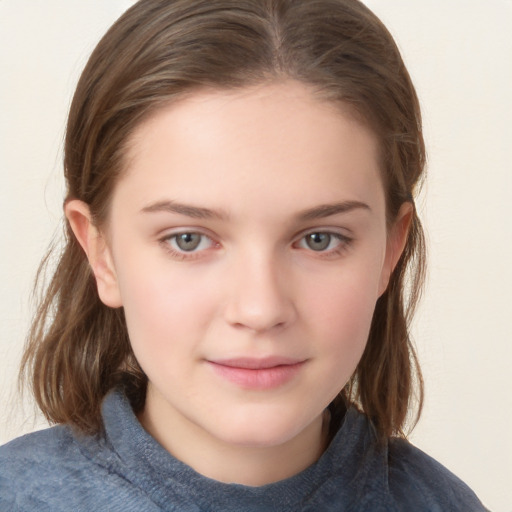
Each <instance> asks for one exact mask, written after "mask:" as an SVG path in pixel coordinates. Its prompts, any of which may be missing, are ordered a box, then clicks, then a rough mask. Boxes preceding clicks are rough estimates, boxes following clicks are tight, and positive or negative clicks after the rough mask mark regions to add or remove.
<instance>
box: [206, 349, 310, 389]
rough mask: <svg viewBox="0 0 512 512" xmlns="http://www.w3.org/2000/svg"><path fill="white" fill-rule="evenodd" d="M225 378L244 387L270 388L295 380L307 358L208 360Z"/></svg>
mask: <svg viewBox="0 0 512 512" xmlns="http://www.w3.org/2000/svg"><path fill="white" fill-rule="evenodd" d="M207 363H208V364H209V366H210V367H211V368H212V370H213V371H214V372H215V373H216V375H218V376H219V377H221V378H222V379H224V380H227V381H229V382H230V383H232V384H235V385H237V386H238V387H241V388H243V389H252V390H269V389H273V388H278V387H281V386H283V385H285V384H286V383H288V382H290V381H291V380H293V379H294V378H295V377H296V376H297V374H298V373H299V372H300V370H301V369H302V368H303V366H304V365H305V364H306V360H303V359H293V358H287V357H267V358H263V359H258V358H245V357H243V358H236V359H220V360H212V361H211V360H209V361H207Z"/></svg>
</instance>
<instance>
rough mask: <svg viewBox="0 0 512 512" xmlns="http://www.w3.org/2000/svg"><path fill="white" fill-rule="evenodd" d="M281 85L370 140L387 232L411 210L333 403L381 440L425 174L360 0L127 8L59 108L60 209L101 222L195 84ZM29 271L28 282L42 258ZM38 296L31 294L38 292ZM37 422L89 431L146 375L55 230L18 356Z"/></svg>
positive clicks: (421, 258) (419, 235)
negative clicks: (374, 143) (329, 108)
mask: <svg viewBox="0 0 512 512" xmlns="http://www.w3.org/2000/svg"><path fill="white" fill-rule="evenodd" d="M283 79H291V80H296V81H298V82H301V83H303V84H306V85H308V86H310V87H311V88H312V90H313V91H315V94H317V95H318V97H319V98H321V99H322V100H327V101H330V102H332V103H335V104H339V105H341V106H344V107H347V106H348V108H349V110H350V111H352V112H354V113H355V114H356V115H357V116H358V119H360V120H361V121H362V122H363V123H365V124H366V125H367V126H368V127H369V128H371V130H372V131H373V133H374V134H375V135H376V137H377V140H378V142H379V147H380V159H381V161H380V162H379V163H380V167H381V171H382V179H383V184H384V190H385V197H386V209H387V219H388V222H389V223H391V222H392V221H393V220H394V219H395V218H396V215H397V213H398V211H399V209H400V206H401V205H402V204H403V203H404V202H410V203H412V204H413V214H412V222H411V226H410V229H409V232H408V237H407V242H406V246H405V250H404V252H403V254H402V256H401V258H400V260H399V262H398V264H397V266H396V268H395V270H394V272H393V274H392V276H391V280H390V282H389V286H388V288H387V290H386V291H385V293H384V294H383V295H382V296H381V297H380V298H379V299H378V301H377V304H376V308H375V313H374V316H373V320H372V325H371V329H370V334H369V339H368V342H367V345H366V348H365V351H364V354H363V356H362V359H361V360H360V362H359V364H358V366H357V369H356V371H355V373H354V375H353V376H352V377H351V379H350V381H349V382H348V383H347V385H346V386H345V387H344V389H343V390H342V391H341V392H340V395H339V396H338V398H337V399H336V400H335V401H334V402H333V404H331V406H332V407H333V408H334V410H336V409H338V410H339V409H340V408H341V407H343V406H344V405H345V404H350V405H355V406H356V407H358V408H359V409H360V410H361V411H363V412H364V413H365V414H366V415H367V416H368V417H369V418H370V419H371V420H372V422H373V424H374V425H375V428H376V431H377V433H378V436H379V438H380V439H385V438H387V437H389V436H391V435H401V436H403V435H405V433H404V432H405V431H404V426H405V424H406V421H407V419H408V413H409V411H410V409H411V405H412V403H413V402H414V401H415V402H416V404H417V409H416V410H417V414H416V416H415V418H416V421H417V419H418V418H419V414H420V412H421V405H422V400H423V382H422V378H421V372H420V369H419V364H418V360H417V357H416V354H415V351H414V348H413V346H412V343H411V338H410V334H409V327H410V321H411V318H412V314H413V311H414V308H415V306H416V304H417V301H418V299H419V296H420V293H421V289H422V283H423V278H424V269H425V244H424V237H423V231H422V227H421V224H420V220H419V218H418V215H417V213H416V210H415V208H414V201H413V199H412V198H413V195H414V193H415V192H416V191H417V188H418V185H419V184H420V182H421V178H422V175H423V173H424V167H425V148H424V142H423V136H422V129H421V115H420V108H419V102H418V98H417V96H416V93H415V90H414V87H413V84H412V82H411V79H410V77H409V74H408V72H407V70H406V68H405V65H404V63H403V61H402V58H401V56H400V52H399V50H398V48H397V46H396V44H395V42H394V40H393V38H392V36H391V35H390V33H389V32H388V30H387V29H386V28H385V27H384V25H383V24H382V23H381V22H380V20H379V19H378V18H377V17H376V16H375V15H374V14H373V13H372V12H371V11H370V10H368V8H366V7H365V6H364V5H363V4H362V3H361V2H359V1H358V0H140V1H139V2H137V3H136V4H134V5H133V6H132V7H131V8H130V9H128V10H127V11H126V12H125V13H124V15H122V16H121V18H119V20H118V21H117V22H116V23H115V24H114V25H113V26H112V27H111V28H110V30H109V31H108V32H107V33H106V35H105V36H104V37H103V38H102V39H101V41H100V42H99V44H98V46H97V47H96V49H95V50H94V52H93V53H92V55H91V57H90V59H89V61H88V63H87V65H86V67H85V69H84V71H83V73H82V75H81V78H80V80H79V82H78V85H77V88H76V92H75V95H74V98H73V101H72V104H71V108H70V112H69V119H68V124H67V131H66V139H65V149H64V174H65V180H66V185H67V196H66V200H69V199H80V200H82V201H84V202H85V203H87V204H88V205H89V207H90V211H91V215H92V218H93V222H94V223H95V224H96V225H97V226H102V225H103V224H104V223H105V222H106V220H107V218H108V212H109V205H110V198H111V196H112V192H113V190H114V187H115V186H116V183H117V180H118V179H119V176H120V175H121V174H122V173H123V169H124V168H125V167H126V162H125V155H126V152H127V151H126V150H127V145H128V143H129V141H130V136H131V135H132V134H133V133H134V130H135V129H136V128H137V127H138V126H139V125H140V124H141V123H142V122H143V121H144V120H145V119H147V118H148V117H149V116H151V115H152V114H153V113H154V112H156V111H157V110H158V109H160V108H162V107H163V106H165V105H167V104H169V103H170V102H173V101H176V100H177V99H179V98H182V97H184V96H185V95H189V94H193V93H194V92H195V91H198V90H201V89H205V88H215V89H217V90H218V89H221V90H228V89H237V88H242V87H247V86H251V85H258V84H265V83H267V82H271V81H275V80H283ZM50 254H52V253H49V254H48V255H47V256H46V258H45V259H44V260H43V263H42V265H41V267H40V269H39V272H38V278H37V280H36V289H38V288H37V287H38V285H37V283H38V282H39V283H41V282H42V281H43V278H44V274H45V268H46V267H48V265H47V264H48V262H49V261H51V256H50ZM39 289H40V285H39ZM20 376H21V379H22V380H23V379H24V378H27V377H28V378H29V380H30V384H31V388H32V391H33V393H34V396H35V399H36V401H37V404H38V405H39V407H40V409H41V410H42V411H43V413H44V414H45V416H46V417H47V419H48V420H49V421H50V422H54V423H68V424H70V425H71V426H73V427H75V428H77V429H78V430H80V431H82V432H87V433H99V432H101V429H102V420H101V412H100V409H101V403H102V400H103V398H104V397H105V395H106V394H107V393H108V392H109V390H111V389H112V388H114V387H117V386H123V387H124V389H125V392H126V394H127V396H128V398H129V399H130V402H131V404H132V406H133V408H134V410H135V411H136V412H137V411H140V410H141V409H142V408H143V406H144V401H145V394H146V389H147V377H146V375H145V374H144V372H143V371H142V369H141V368H140V366H139V364H138V363H137V361H136V359H135V356H134V354H133V352H132V349H131V346H130V340H129V337H128V332H127V328H126V323H125V319H124V313H123V310H122V308H119V309H112V308H109V307H107V306H105V305H104V304H103V303H102V302H101V301H100V299H99V297H98V293H97V289H96V283H95V278H94V275H93V273H92V271H91V268H90V266H89V264H88V261H87V258H86V256H85V254H84V252H83V250H82V248H81V247H80V245H79V244H78V242H77V240H76V239H75V237H74V235H73V233H72V231H71V229H70V226H69V223H68V222H66V225H65V243H64V246H63V249H62V250H61V252H60V254H59V256H58V262H57V265H56V268H55V270H54V272H53V277H51V279H50V280H49V281H48V282H47V284H46V285H45V287H44V291H43V293H42V295H41V297H40V299H39V305H38V309H37V313H36V315H35V318H34V321H33V324H32V327H31V330H30V332H29V335H28V340H27V345H26V348H25V353H24V356H23V360H22V369H21V373H20Z"/></svg>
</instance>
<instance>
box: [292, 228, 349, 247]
mask: <svg viewBox="0 0 512 512" xmlns="http://www.w3.org/2000/svg"><path fill="white" fill-rule="evenodd" d="M349 242H350V239H349V238H348V237H346V236H343V235H341V234H339V233H329V232H327V231H315V232H313V233H308V234H306V235H304V236H303V237H302V238H301V239H300V240H299V242H298V244H297V246H298V247H299V248H301V249H309V250H311V251H315V252H331V251H333V252H335V251H339V250H341V249H342V248H344V247H345V246H347V245H348V244H349Z"/></svg>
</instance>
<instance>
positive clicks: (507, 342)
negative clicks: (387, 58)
mask: <svg viewBox="0 0 512 512" xmlns="http://www.w3.org/2000/svg"><path fill="white" fill-rule="evenodd" d="M132 3H133V2H132V1H130V0H45V1H44V2H42V1H36V0H0V70H1V72H0V173H1V174H0V194H1V195H0V197H1V200H0V247H1V258H0V325H1V326H2V336H1V337H0V443H2V442H5V441H7V440H9V439H11V438H12V437H15V436H17V435H20V434H22V433H25V432H28V431H30V430H33V429H34V428H38V427H40V426H42V425H44V423H42V422H41V420H40V418H38V417H37V416H34V412H33V410H32V409H31V407H30V405H27V404H25V405H23V404H22V403H21V401H20V399H19V396H18V395H17V394H16V373H17V367H18V363H19V358H20V355H21V349H22V345H23V340H24V337H25V334H26V330H27V327H28V323H29V319H30V315H31V311H32V310H31V305H30V301H29V298H30V291H31V286H32V281H33V278H34V275H35V271H36V269H37V266H38V263H39V260H40V258H41V257H42V255H43V253H44V251H45V249H46V247H47V245H48V243H49V241H50V240H51V238H52V236H53V235H54V233H58V232H59V231H60V229H61V228H60V222H61V207H62V199H63V184H62V178H61V175H62V165H61V160H62V154H61V148H62V139H63V131H64V126H65V118H66V111H67V109H68V106H69V102H70V99H71V95H72V92H73V89H74V86H75V83H76V81H77V79H78V75H79V73H80V71H81V69H82V67H83V66H84V64H85V62H86V59H87V57H88V55H89V53H90V52H91V50H92V48H93V47H94V45H95V44H96V42H97V41H98V40H99V38H100V37H101V35H102V34H103V33H104V31H105V30H106V29H107V28H108V26H110V24H111V23H112V22H113V21H114V20H115V19H116V18H117V17H118V15H120V14H121V12H123V11H124V10H125V9H126V8H127V7H129V6H130V5H131V4H132ZM366 4H367V5H368V6H369V7H370V8H371V9H373V10H374V11H375V12H376V13H377V15H379V17H380V18H381V19H382V20H383V21H384V23H385V24H386V25H387V26H388V28H389V29H390V31H391V32H392V33H393V35H394V36H395V38H396V40H397V42H398V45H399V47H400V48H401V50H402V53H403V56H404V59H405V61H406V64H407V65H408V67H409V70H410V72H411V75H412V77H413V80H414V81H415V84H416V87H417V91H418V94H419V97H420V100H421V104H422V108H423V114H424V126H425V136H426V142H427V147H428V153H429V165H428V180H427V183H426V186H425V187H424V190H423V193H422V195H421V197H420V200H419V202H418V206H419V209H420V212H421V215H422V218H423V220H424V223H425V227H426V231H427V236H428V242H429V247H430V251H429V252H430V263H429V277H428V286H427V289H426V294H425V298H424V300H423V302H422V305H421V307H420V310H419V312H418V315H417V318H416V322H415V325H414V334H415V341H416V345H417V347H418V351H419V355H420V360H421V363H422V366H423V370H424V376H425V381H426V393H427V395H426V403H425V408H424V413H423V416H422V419H421V421H420V423H419V425H418V426H417V428H416V429H415V431H414V432H413V434H412V435H411V440H412V442H413V443H415V444H416V445H418V446H419V447H420V448H422V449H423V450H425V451H427V452H428V453H429V454H431V455H432V456H433V457H435V458H436V459H438V460H439V461H440V462H442V463H443V464H444V465H446V466H447V467H448V468H449V469H451V470H452V471H453V472H455V473H456V474H457V475H459V476H460V477H461V478H462V479H463V480H465V481H466V482H467V483H468V484H469V485H470V486H471V487H472V488H473V489H474V490H475V491H476V493H477V494H478V495H479V496H480V498H481V499H482V501H483V502H484V503H485V504H486V505H487V506H488V507H489V508H490V509H491V510H493V511H497V512H511V511H512V440H511V437H512V436H511V434H512V372H511V370H510V367H511V364H512V327H511V326H512V321H511V320H512V301H511V298H510V294H511V290H512V265H511V264H512V221H511V219H512V206H511V202H510V197H511V194H512V166H511V154H510V153H511V150H512V133H511V126H512V100H511V97H512V65H511V62H512V31H511V27H512V1H511V0H428V1H427V0H423V1H411V0H366Z"/></svg>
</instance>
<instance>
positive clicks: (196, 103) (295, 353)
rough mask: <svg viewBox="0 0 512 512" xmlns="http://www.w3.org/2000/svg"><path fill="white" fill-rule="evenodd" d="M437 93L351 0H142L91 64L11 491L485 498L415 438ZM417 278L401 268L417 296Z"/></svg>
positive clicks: (71, 148) (119, 500)
mask: <svg viewBox="0 0 512 512" xmlns="http://www.w3.org/2000/svg"><path fill="white" fill-rule="evenodd" d="M424 160H425V154H424V145H423V139H422V133H421V119H420V112H419V107H418V100H417V97H416V94H415V92H414V88H413V85H412V83H411V81H410V78H409V75H408V73H407V71H406V69H405V67H404V64H403V62H402V60H401V58H400V55H399V52H398V50H397V48H396V45H395V44H394V42H393V40H392V38H391V36H390V34H389V33H388V32H387V30H386V29H385V28H384V26H383V25H382V24H381V23H380V21H379V20H378V19H377V18H376V17H375V16H374V15H373V14H372V13H371V12H370V11H368V9H367V8H365V7H364V6H363V5H362V4H361V3H359V2H358V1H356V0H318V1H311V0H244V1H240V0H236V1H235V0H215V1H211V0H172V1H169V0H141V1H139V2H138V3H137V4H135V5H134V6H133V7H132V8H131V9H129V10H128V11H127V12H126V13H125V14H124V15H123V16H122V17H121V18H120V19H119V21H118V22H117V23H116V24H115V25H114V26H113V27H112V28H111V29H110V30H109V31H108V33H107V34H106V35H105V37H104V38H103V39H102V40H101V42H100V43H99V45H98V47H97V48H96V50H95V51H94V53H93V54H92V56H91V58H90V60H89V62H88V64H87V66H86V68H85V70H84V72H83V74H82V77H81V79H80V81H79V84H78V87H77V90H76V93H75V96H74V100H73V103H72V106H71V111H70V114H69V120H68V127H67V135H66V144H65V178H66V183H67V197H66V201H65V215H66V219H67V239H66V245H65V248H64V250H63V252H62V254H61V256H60V260H59V263H58V266H57V268H56V270H55V274H54V276H53V280H52V281H51V283H50V285H49V287H48V289H47V292H46V296H45V298H44V300H43V301H42V303H41V304H40V306H39V310H38V314H37V316H36V318H35V320H34V324H33V327H32V330H31V332H30V336H29V344H28V346H27V349H26V353H25V356H24V360H23V369H24V372H25V373H26V374H28V375H30V378H31V383H32V388H33V392H34V395H35V397H36V400H37V402H38V404H39V406H40V408H41V409H42V411H43V413H44V414H45V415H46V417H47V418H48V419H49V420H50V421H52V422H53V423H57V424H59V425H58V426H55V427H53V428H51V429H48V430H45V431H41V432H37V433H34V434H30V435H28V436H25V437H23V438H20V439H18V440H15V441H13V442H11V443H9V444H8V445H6V446H4V447H3V448H2V449H1V450H0V462H1V465H0V505H1V510H24V511H28V510H30V511H32V510H34V511H35V510H37V511H41V510H52V511H58V510H111V511H115V510H123V511H127V510H137V511H138V510H144V511H146V510H148V511H150V510H155V511H156V510H169V511H171V510H172V511H174V510H176V511H201V510H209V511H252V510H254V511H256V510H261V511H272V510H274V511H298V510H310V511H323V510H333V511H340V510H357V511H378V510H383V511H384V510H385V511H393V510H407V511H409V510H414V511H421V510H425V511H442V510H443V511H444V510H471V511H478V510H485V509H484V507H483V506H482V505H481V503H480V502H479V501H478V499H477V498H476V496H475V495H474V494H473V493H472V491H471V490H469V489H468V488H467V487H466V486H465V485H464V484H463V483H462V482H461V481H460V480H458V479H457V478H456V477H455V476H454V475H452V474H451V473H450V472H449V471H448V470H446V469H445V468H443V467H442V466H441V465H440V464H438V463H437V462H435V461H434V460H433V459H431V458H430V457H428V456H427V455H425V454H424V453H422V452H421V451H419V450H418V449H416V448H414V447H413V446H412V445H410V444H408V442H407V441H406V440H405V437H404V424H405V420H406V417H407V415H408V413H409V412H410V409H411V407H412V406H413V403H412V402H413V399H412V397H413V395H414V391H415V389H414V388H415V386H414V382H416V394H417V396H418V397H419V400H418V402H419V403H418V414H419V410H420V409H421V397H422V384H421V373H420V371H419V368H418V365H417V361H416V356H415V354H414V351H413V349H412V346H411V343H410V338H409V333H408V328H409V323H410V320H411V315H412V311H413V309H414V306H415V304H416V301H417V298H418V296H419V293H420V289H421V283H422V277H423V268H424V259H425V258H424V246H423V235H422V229H421V224H420V221H419V219H418V217H417V214H416V210H415V207H414V199H413V195H414V192H415V189H416V188H417V186H418V183H419V181H420V180H421V177H422V172H423V167H424ZM406 291H407V292H408V293H407V295H406Z"/></svg>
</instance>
